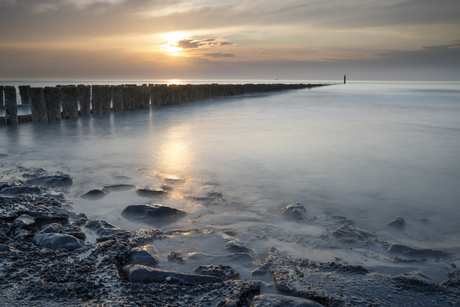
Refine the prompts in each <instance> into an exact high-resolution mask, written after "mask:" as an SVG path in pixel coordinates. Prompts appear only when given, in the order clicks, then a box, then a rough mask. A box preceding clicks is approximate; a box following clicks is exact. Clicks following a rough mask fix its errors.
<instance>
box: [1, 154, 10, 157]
mask: <svg viewBox="0 0 460 307" xmlns="http://www.w3.org/2000/svg"><path fill="white" fill-rule="evenodd" d="M8 157H9V155H8V154H5V153H0V158H8Z"/></svg>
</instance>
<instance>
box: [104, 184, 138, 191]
mask: <svg viewBox="0 0 460 307" xmlns="http://www.w3.org/2000/svg"><path fill="white" fill-rule="evenodd" d="M135 188H136V186H135V185H134V184H113V185H107V186H105V187H103V188H102V191H103V192H105V193H110V192H118V191H127V190H133V189H135Z"/></svg>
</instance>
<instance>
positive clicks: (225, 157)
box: [0, 81, 460, 247]
mask: <svg viewBox="0 0 460 307" xmlns="http://www.w3.org/2000/svg"><path fill="white" fill-rule="evenodd" d="M22 83H24V82H22ZM56 83H57V82H56ZM59 83H61V84H62V83H63V82H59ZM69 83H71V84H76V83H78V82H69ZM99 83H105V84H107V83H108V82H99ZM113 83H115V84H122V83H127V82H124V81H123V82H113ZM147 83H156V82H147ZM185 83H192V82H185ZM195 83H200V82H195ZM203 83H209V82H203ZM229 83H246V81H232V82H229ZM305 83H307V82H305ZM9 84H11V83H9ZM46 84H51V83H44V82H41V83H36V85H37V86H43V85H46ZM12 85H16V84H12ZM0 144H1V147H0V153H7V154H9V157H7V158H5V159H2V161H0V162H1V163H4V164H5V165H22V166H26V167H32V166H33V167H44V168H46V169H48V170H49V171H57V170H61V171H63V172H66V173H69V174H70V175H71V176H72V177H73V178H74V181H75V185H74V187H73V188H72V190H71V191H70V192H69V195H68V196H69V198H70V199H72V200H73V201H74V206H75V210H76V211H77V212H85V213H86V214H87V215H88V217H90V218H104V219H106V220H108V221H110V222H112V223H114V224H116V225H119V226H121V227H125V228H128V229H134V228H142V227H146V226H145V225H139V224H135V223H132V222H128V221H126V220H124V219H123V218H120V212H121V210H123V208H124V207H125V206H127V205H128V204H134V203H143V202H146V201H147V200H146V199H141V198H139V197H138V196H137V195H135V193H125V194H117V195H115V196H113V195H109V196H107V197H105V198H104V199H102V200H99V201H86V200H82V199H80V198H79V196H80V195H81V194H83V193H85V192H87V191H88V190H91V189H95V188H101V187H103V186H104V185H108V184H115V183H133V184H135V185H137V186H139V187H144V186H148V187H158V186H160V185H161V179H162V178H164V177H166V176H177V177H180V178H183V179H185V180H186V181H185V183H184V184H182V185H178V186H176V191H178V192H180V193H178V194H173V197H171V198H170V199H166V200H164V201H162V202H163V204H165V205H170V206H174V207H177V208H179V209H183V210H186V211H188V212H190V213H191V214H190V215H189V218H187V219H184V220H181V221H179V222H177V223H175V224H174V225H170V226H167V227H170V228H182V229H192V228H213V229H219V228H221V229H225V230H232V231H234V232H235V233H237V232H238V233H241V232H245V231H250V230H249V229H252V228H251V227H252V226H253V225H255V224H261V225H263V224H264V223H267V224H273V223H276V221H277V219H278V218H277V216H278V215H279V211H280V209H281V208H282V207H283V206H284V205H286V204H289V203H292V202H300V203H302V204H303V205H304V206H305V207H306V209H307V211H308V212H309V214H310V215H320V214H323V213H324V212H325V211H329V212H331V213H332V214H336V215H343V216H345V217H347V218H348V219H351V220H353V221H355V222H356V223H357V224H358V225H360V226H362V227H367V228H369V229H371V230H373V231H376V232H379V231H382V230H383V229H384V228H385V225H386V224H387V223H388V222H389V221H391V220H392V219H393V218H394V217H396V216H401V217H403V218H404V219H405V220H406V222H407V224H408V226H407V228H406V230H405V235H406V236H407V238H409V239H412V240H413V242H420V245H425V246H442V247H459V245H460V244H459V242H460V222H459V221H460V83H458V82H457V83H430V82H423V83H416V82H395V83H392V82H349V83H348V84H346V85H343V84H335V85H331V86H327V87H322V88H315V89H311V90H308V89H306V90H295V91H286V92H281V93H272V94H269V95H254V96H244V97H233V98H227V99H216V100H211V101H203V102H194V103H189V104H185V105H178V106H171V107H164V108H161V109H152V110H151V111H144V112H133V113H125V114H112V115H110V116H106V117H102V116H101V117H91V118H82V119H79V120H75V121H72V120H68V121H62V122H60V123H55V124H45V125H43V124H42V125H37V124H35V125H34V124H22V125H19V126H18V127H0ZM120 176H126V177H129V178H126V177H120ZM209 183H213V184H214V185H212V187H213V189H219V190H220V191H221V192H222V194H223V196H224V198H225V199H226V200H228V201H231V202H233V203H232V204H231V205H228V206H225V207H216V208H212V210H210V208H204V207H202V206H200V205H199V204H197V203H193V202H191V201H190V200H188V199H186V198H183V197H182V196H183V195H184V194H191V195H198V194H200V193H203V191H204V190H203V187H204V186H206V185H207V184H209ZM217 184H218V186H216V185H217ZM205 190H206V188H205ZM211 211H212V212H211ZM422 219H424V221H425V222H423V223H422V222H421V220H422ZM426 220H428V222H426Z"/></svg>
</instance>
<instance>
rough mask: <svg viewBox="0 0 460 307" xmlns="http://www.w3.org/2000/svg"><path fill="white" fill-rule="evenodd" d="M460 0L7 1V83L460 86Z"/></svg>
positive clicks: (0, 26) (3, 30)
mask: <svg viewBox="0 0 460 307" xmlns="http://www.w3.org/2000/svg"><path fill="white" fill-rule="evenodd" d="M458 16H460V1H458V0H437V1H432V0H385V1H368V0H359V1H358V0H348V1H343V0H330V1H321V0H292V1H290V0H287V1H279V0H276V1H275V0H265V1H258V0H251V1H249V0H239V1H233V0H229V1H219V0H187V1H182V0H172V1H163V0H154V1H151V0H129V1H128V0H106V1H104V0H100V1H90V0H40V1H36V0H0V79H2V80H17V79H22V80H32V79H48V80H49V79H53V80H59V79H68V80H78V79H79V80H82V79H83V80H98V79H103V80H127V79H135V80H159V79H160V80H161V79H163V80H164V79H273V78H279V79H280V80H282V79H299V80H314V79H340V78H341V77H342V76H343V74H347V75H349V76H350V77H352V78H354V79H364V80H369V79H372V80H417V79H425V80H460V18H458Z"/></svg>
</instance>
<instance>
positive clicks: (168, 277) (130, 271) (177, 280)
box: [123, 264, 222, 286]
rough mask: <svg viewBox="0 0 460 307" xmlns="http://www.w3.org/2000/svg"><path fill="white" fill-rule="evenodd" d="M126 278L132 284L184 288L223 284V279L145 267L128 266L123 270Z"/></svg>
mask: <svg viewBox="0 0 460 307" xmlns="http://www.w3.org/2000/svg"><path fill="white" fill-rule="evenodd" d="M123 272H124V273H125V275H126V278H127V279H128V280H129V281H130V282H143V283H151V282H156V283H171V284H177V285H184V286H192V285H201V284H207V283H221V282H222V279H220V278H217V277H213V276H202V275H195V274H185V273H178V272H173V271H164V270H159V269H153V268H150V267H148V266H145V265H137V264H136V265H127V266H125V267H124V268H123Z"/></svg>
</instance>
